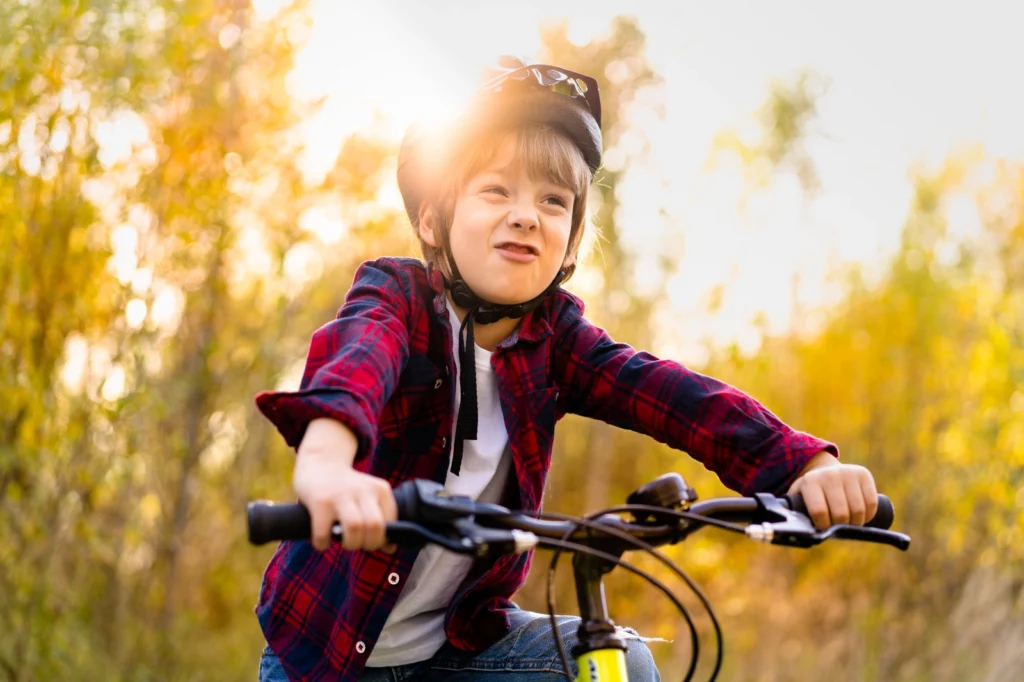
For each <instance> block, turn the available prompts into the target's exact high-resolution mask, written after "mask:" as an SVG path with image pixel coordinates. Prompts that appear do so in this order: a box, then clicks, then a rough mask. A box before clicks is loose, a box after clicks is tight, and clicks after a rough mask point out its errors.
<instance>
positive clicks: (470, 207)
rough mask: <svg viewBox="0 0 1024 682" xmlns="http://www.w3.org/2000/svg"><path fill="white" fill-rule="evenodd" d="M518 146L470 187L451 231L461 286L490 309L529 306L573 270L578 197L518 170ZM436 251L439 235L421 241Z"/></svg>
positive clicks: (504, 151)
mask: <svg viewBox="0 0 1024 682" xmlns="http://www.w3.org/2000/svg"><path fill="white" fill-rule="evenodd" d="M515 151H516V145H515V141H514V139H509V140H507V141H506V142H505V143H504V144H503V145H502V146H501V147H500V148H499V149H498V152H497V154H495V156H494V159H493V161H492V162H491V163H490V164H488V165H487V166H486V167H484V168H483V169H482V170H481V171H480V172H479V173H477V174H476V175H473V176H472V177H470V178H469V179H468V181H467V182H466V183H465V185H464V186H463V188H462V191H461V192H460V193H459V194H458V196H457V197H456V201H455V211H454V216H453V218H452V224H451V229H450V231H449V242H450V244H451V250H452V256H453V257H454V259H455V264H456V266H458V268H459V272H460V273H461V275H462V278H463V279H464V280H465V281H466V284H468V285H469V287H470V288H471V289H472V290H473V291H474V292H476V294H477V295H478V296H480V297H482V298H484V299H486V300H488V301H491V302H492V303H498V304H514V303H523V302H525V301H528V300H530V299H532V298H534V297H535V296H538V295H539V294H541V293H542V292H543V291H544V290H545V289H546V288H547V287H548V285H549V284H551V282H552V280H554V278H555V275H556V274H557V273H558V271H559V269H561V268H562V267H563V266H565V265H568V264H569V261H568V260H567V258H566V249H567V247H568V244H569V237H570V234H571V230H572V215H573V202H574V194H573V191H572V189H570V188H568V187H563V186H560V185H558V184H555V183H554V182H552V181H550V180H548V179H545V178H532V177H530V176H529V174H528V173H527V171H526V168H525V167H524V164H515V163H513V161H514V160H515V159H514V156H515ZM422 236H423V237H424V239H425V240H426V241H427V242H428V243H430V244H431V245H432V246H436V244H434V243H433V241H434V235H433V233H432V232H430V231H429V230H427V231H426V232H425V233H422Z"/></svg>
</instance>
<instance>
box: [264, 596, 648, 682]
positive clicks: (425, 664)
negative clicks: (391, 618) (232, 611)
mask: <svg viewBox="0 0 1024 682" xmlns="http://www.w3.org/2000/svg"><path fill="white" fill-rule="evenodd" d="M509 617H510V618H511V619H512V630H511V631H510V632H509V633H508V634H507V635H505V637H504V638H503V639H502V640H501V641H500V642H498V643H497V644H495V645H494V646H492V647H491V648H489V649H487V650H486V651H484V652H482V653H480V654H478V655H476V656H474V655H473V654H471V653H468V652H465V651H460V650H458V649H456V648H455V647H453V646H452V645H451V644H449V643H447V642H445V644H444V646H442V647H441V649H440V650H439V651H438V652H437V653H436V654H434V656H433V657H432V658H430V659H428V660H426V661H421V662H419V663H410V664H408V665H401V666H397V667H394V668H367V669H366V670H365V671H364V672H363V674H362V675H361V676H360V677H359V680H360V682H402V681H403V680H416V681H417V682H420V681H422V682H434V681H435V680H437V681H440V680H451V681H452V682H498V681H501V682H511V681H512V680H528V681H529V682H564V681H565V675H564V674H563V673H562V662H561V660H560V659H559V657H558V647H557V646H556V644H555V638H554V635H552V634H551V623H550V621H549V620H548V616H547V614H543V613H533V612H531V611H523V610H521V609H516V610H514V611H511V612H510V613H509ZM579 625H580V619H579V618H577V617H575V616H558V631H559V633H560V634H561V635H562V640H563V641H564V642H565V652H566V656H568V657H569V665H570V666H571V667H572V671H571V673H572V678H573V679H575V677H576V662H575V661H574V660H573V658H572V654H571V653H570V649H571V648H572V647H573V645H575V644H576V628H578V627H579ZM623 631H624V632H623V633H622V634H624V635H625V637H626V643H627V645H628V647H629V648H628V650H627V651H626V668H627V670H628V671H629V680H630V682H658V681H659V680H661V676H660V675H659V674H658V669H657V668H656V667H655V666H654V657H653V656H651V652H650V650H649V649H648V648H647V645H646V644H645V643H644V640H643V639H641V638H640V636H639V635H637V633H636V631H635V630H632V629H631V628H623ZM260 682H288V678H287V677H285V674H284V670H283V669H282V667H281V662H280V661H279V660H277V656H275V655H274V652H272V651H271V650H270V648H269V647H268V648H267V649H265V650H264V651H263V658H262V659H261V660H260Z"/></svg>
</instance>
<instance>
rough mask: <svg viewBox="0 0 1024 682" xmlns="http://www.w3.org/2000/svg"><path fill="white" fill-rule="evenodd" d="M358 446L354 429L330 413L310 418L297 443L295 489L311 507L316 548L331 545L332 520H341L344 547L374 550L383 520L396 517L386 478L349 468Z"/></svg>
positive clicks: (379, 542) (380, 540)
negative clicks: (328, 417) (335, 418)
mask: <svg viewBox="0 0 1024 682" xmlns="http://www.w3.org/2000/svg"><path fill="white" fill-rule="evenodd" d="M358 447H359V442H358V440H357V439H356V437H355V435H354V434H353V433H352V431H350V430H349V429H348V427H346V426H344V425H342V424H341V423H339V422H337V421H335V420H333V419H316V420H314V421H312V422H310V424H309V427H308V428H307V430H306V435H305V436H304V437H303V439H302V443H301V444H300V445H299V455H298V458H297V460H296V462H295V474H294V486H295V493H296V495H298V497H299V500H300V501H301V502H302V503H303V504H304V505H306V508H307V509H308V510H309V516H310V519H311V521H312V530H313V537H312V540H313V546H315V547H316V548H317V549H318V550H320V551H323V550H325V549H327V547H328V546H329V545H330V542H331V526H332V525H333V524H334V522H335V521H338V522H340V523H341V528H342V547H344V548H345V549H349V550H352V549H365V550H374V549H378V548H380V547H382V546H383V545H384V542H385V538H384V524H386V523H388V522H391V521H394V520H396V519H397V517H398V509H397V507H396V506H395V498H394V494H393V493H392V492H391V486H389V485H388V483H387V481H385V480H384V479H382V478H377V477H375V476H370V475H369V474H364V473H361V472H359V471H356V470H355V469H353V468H352V462H353V461H354V460H355V456H356V451H357V450H358ZM385 549H386V550H388V551H394V548H393V547H390V546H389V547H387V548H385Z"/></svg>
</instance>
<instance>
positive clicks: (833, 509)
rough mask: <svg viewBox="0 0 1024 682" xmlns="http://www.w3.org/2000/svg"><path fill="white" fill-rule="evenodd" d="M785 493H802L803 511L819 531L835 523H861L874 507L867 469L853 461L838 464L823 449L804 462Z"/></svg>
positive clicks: (874, 492) (875, 496) (875, 499)
mask: <svg viewBox="0 0 1024 682" xmlns="http://www.w3.org/2000/svg"><path fill="white" fill-rule="evenodd" d="M788 492H790V493H800V494H801V495H803V498H804V504H805V505H806V506H807V514H808V515H809V516H810V517H811V519H812V520H813V521H814V525H815V527H816V528H818V529H819V530H821V529H825V528H828V527H829V526H831V525H833V524H837V523H852V524H854V525H857V526H862V525H864V523H865V522H867V521H870V520H871V519H872V518H874V516H875V512H876V511H877V510H878V491H877V490H876V489H875V479H874V477H873V476H872V475H871V472H870V471H868V470H867V469H865V468H864V467H862V466H857V465H856V464H841V463H840V462H839V460H838V459H836V458H835V457H834V456H832V455H831V454H830V453H828V452H824V451H822V452H819V453H818V454H817V455H815V456H814V458H813V459H812V460H811V461H810V462H808V464H807V466H806V467H805V468H804V470H803V472H802V473H801V474H800V478H798V479H796V481H794V482H793V485H792V486H790V488H789V491H788Z"/></svg>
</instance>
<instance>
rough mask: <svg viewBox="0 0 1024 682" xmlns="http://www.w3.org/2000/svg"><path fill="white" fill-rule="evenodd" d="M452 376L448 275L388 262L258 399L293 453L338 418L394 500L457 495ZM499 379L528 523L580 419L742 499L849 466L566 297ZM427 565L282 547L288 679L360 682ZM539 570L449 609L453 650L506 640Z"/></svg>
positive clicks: (511, 571) (537, 320) (482, 569)
mask: <svg viewBox="0 0 1024 682" xmlns="http://www.w3.org/2000/svg"><path fill="white" fill-rule="evenodd" d="M454 362H455V361H454V357H453V356H452V329H451V325H450V324H449V321H448V314H447V310H446V308H445V294H444V288H443V282H442V278H441V275H440V273H439V272H437V271H436V270H430V269H428V268H426V267H424V265H423V264H422V263H420V262H419V261H417V260H413V259H403V258H381V259H379V260H376V261H373V262H368V263H364V264H363V265H362V266H361V267H360V268H359V270H358V272H357V273H356V278H355V282H354V284H353V286H352V289H351V290H350V291H349V293H348V295H347V297H346V300H345V304H344V305H343V307H342V308H341V310H340V311H339V313H338V317H337V319H335V320H333V321H332V322H330V323H328V324H326V325H324V326H323V327H321V328H320V329H318V330H317V331H316V332H315V333H314V334H313V338H312V341H311V343H310V349H309V356H308V358H307V360H306V369H305V372H304V374H303V378H302V384H301V387H300V390H298V391H296V392H277V393H261V394H259V395H258V396H257V398H256V402H257V404H258V405H259V408H260V410H261V411H262V412H263V414H264V415H266V417H267V418H268V419H270V420H271V421H272V422H273V423H274V425H275V426H276V427H277V428H278V430H279V431H280V432H281V434H282V435H283V436H284V438H285V440H286V441H287V442H288V444H289V445H291V446H293V447H296V446H298V444H299V442H300V441H301V440H302V436H303V434H304V432H305V430H306V427H307V425H308V424H309V422H310V421H312V420H313V419H315V418H318V417H331V418H334V419H337V420H338V421H340V422H342V423H344V424H345V425H347V426H348V427H349V428H350V429H352V431H353V432H354V433H355V434H356V435H357V436H358V438H359V453H358V455H357V458H356V463H355V467H356V468H357V469H358V470H360V471H364V472H368V473H370V474H372V475H374V476H379V477H380V478H383V479H386V480H387V481H388V482H389V483H390V484H391V485H392V486H396V485H398V484H399V483H401V482H402V481H405V480H407V479H410V478H426V479H432V480H434V481H438V482H441V483H444V480H445V474H446V472H447V470H448V456H449V447H448V440H449V439H450V438H451V436H452V432H453V425H454V419H453V418H454V400H455V391H456V390H457V389H458V382H457V381H456V377H455V376H454V374H455V371H454V368H455V364H454ZM492 363H493V365H494V372H495V376H496V378H497V381H498V390H499V394H500V399H501V406H502V411H503V413H504V415H505V426H506V428H507V430H508V434H509V447H510V448H511V451H512V455H513V461H514V463H515V464H514V467H515V482H516V483H517V484H518V500H517V501H518V503H519V505H520V506H521V508H523V509H525V510H531V511H532V510H536V509H538V508H539V506H540V503H541V498H542V494H543V491H544V483H545V480H546V478H547V472H548V468H549V466H550V464H551V448H552V441H553V436H554V430H555V422H556V421H558V419H560V418H561V417H562V416H563V415H564V414H566V413H568V412H571V413H574V414H580V415H584V416H587V417H593V418H595V419H601V420H603V421H606V422H608V423H610V424H614V425H615V426H619V427H622V428H625V429H631V430H634V431H639V432H641V433H645V434H647V435H649V436H650V437H652V438H654V439H656V440H658V441H660V442H662V443H666V444H668V445H670V446H671V447H674V448H678V449H680V450H685V451H686V452H687V453H689V454H690V455H691V456H693V457H695V458H696V459H698V460H699V461H701V462H702V463H703V464H704V465H705V466H706V467H708V468H709V469H711V470H712V471H714V472H715V473H716V474H718V476H719V478H721V480H722V481H723V482H724V483H725V484H726V485H727V486H729V487H730V488H732V489H734V490H737V491H739V492H741V493H752V492H755V491H771V492H778V491H782V490H783V489H784V488H786V487H787V486H788V485H789V483H790V482H792V481H793V480H794V479H795V477H796V475H797V474H798V473H799V472H800V471H801V470H802V469H803V467H804V466H805V464H806V463H807V461H808V460H809V459H810V458H811V457H813V456H814V455H815V454H816V453H818V452H819V451H821V450H828V451H829V452H832V453H833V454H838V452H837V450H836V448H835V446H834V445H832V444H830V443H827V442H825V441H823V440H820V439H818V438H815V437H813V436H810V435H808V434H806V433H802V432H799V431H795V430H793V429H791V428H789V427H788V426H786V425H785V424H783V423H782V422H781V421H780V420H779V419H778V418H777V417H776V416H775V415H773V414H772V413H771V412H769V411H768V410H767V409H765V408H764V407H763V406H762V405H760V404H759V403H758V402H757V401H755V400H754V399H752V398H750V397H749V396H747V395H745V394H743V393H741V392H740V391H738V390H736V389H734V388H732V387H730V386H728V385H726V384H724V383H722V382H720V381H716V380H715V379H712V378H710V377H707V376H703V375H701V374H698V373H696V372H693V371H691V370H689V369H687V368H686V367H684V366H682V365H681V364H679V363H677V362H673V361H671V360H659V359H658V358H656V357H654V356H652V355H650V354H648V353H644V352H638V351H636V350H634V349H633V348H631V347H629V346H627V345H625V344H621V343H616V342H614V341H613V340H612V339H610V338H609V337H608V335H607V334H606V333H605V332H604V331H603V330H602V329H600V328H598V327H595V326H594V325H592V324H590V323H589V322H587V320H586V319H584V317H583V303H582V302H581V301H580V300H579V299H578V298H576V297H575V296H573V295H572V294H570V293H568V292H567V291H564V290H562V289H559V290H557V291H556V292H555V293H554V294H553V295H552V296H551V297H550V298H549V299H548V300H547V301H546V302H545V303H544V304H543V305H542V306H541V307H540V308H538V309H537V310H535V311H534V312H532V313H530V314H529V315H527V316H526V317H525V318H523V320H522V322H521V324H520V325H519V327H518V329H517V331H515V332H514V333H513V334H512V335H511V336H510V337H509V338H507V339H505V340H504V341H502V342H501V343H500V344H499V345H498V348H497V349H496V350H495V352H494V355H493V360H492ZM416 555H417V550H415V549H399V551H398V552H396V553H395V554H394V555H388V554H385V553H383V552H380V551H377V552H364V551H355V552H346V551H343V550H342V549H341V548H340V547H339V546H337V545H334V546H332V547H331V548H330V549H328V550H327V551H325V552H323V553H320V552H317V551H316V550H315V549H313V546H312V545H311V544H310V543H308V542H285V543H282V544H281V545H280V547H279V548H278V550H277V552H276V553H275V554H274V557H273V558H272V559H271V561H270V564H269V565H268V566H267V570H266V573H265V575H264V580H263V585H262V587H261V590H260V596H259V603H258V605H257V607H256V613H257V615H258V617H259V621H260V624H261V626H262V628H263V632H264V635H265V637H266V639H267V642H268V643H269V645H270V647H271V648H272V649H273V650H274V652H275V653H276V654H277V655H278V657H279V658H280V659H281V662H282V663H283V665H284V668H285V670H286V671H287V673H288V677H289V678H290V679H292V680H325V679H326V680H354V679H356V678H357V677H358V676H359V674H360V673H361V672H362V670H363V668H364V666H365V664H366V659H367V657H368V656H369V654H370V651H371V649H372V648H373V645H374V643H375V642H376V641H377V637H378V636H379V635H380V632H381V630H382V629H383V627H384V622H385V621H386V620H387V617H388V614H389V613H390V612H391V609H392V608H393V607H394V605H395V600H396V599H397V598H398V595H399V593H400V592H401V590H402V587H403V585H404V584H405V580H406V579H407V577H408V575H409V572H410V569H411V568H412V565H413V562H414V561H415V559H416ZM531 558H532V553H529V554H521V555H515V556H506V557H502V558H500V559H498V560H497V561H496V562H494V563H493V564H491V565H489V566H478V567H477V568H478V569H479V570H477V571H474V573H472V574H471V575H472V576H473V577H472V578H471V579H470V580H468V581H466V583H465V584H464V585H463V587H462V588H461V589H460V590H459V592H458V594H456V596H455V598H454V599H453V601H452V603H451V605H450V607H449V609H448V614H447V617H446V619H445V631H446V634H447V636H448V639H449V641H451V642H452V644H453V645H455V646H456V647H459V648H461V649H466V650H470V651H480V650H483V649H485V648H487V647H488V646H490V645H491V644H493V643H495V642H497V641H498V640H499V639H500V638H501V637H503V636H504V635H505V633H506V632H507V631H508V628H509V624H508V619H507V617H506V615H505V613H504V609H506V608H507V607H509V606H510V602H509V598H510V597H511V596H512V594H513V593H514V592H515V591H516V590H517V589H519V587H520V586H522V584H523V582H524V581H525V580H526V574H527V571H528V569H529V566H530V561H531Z"/></svg>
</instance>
